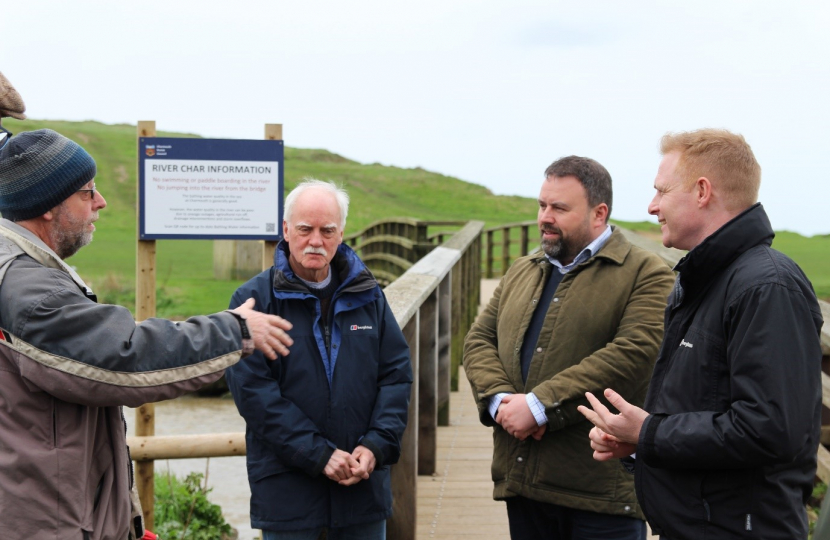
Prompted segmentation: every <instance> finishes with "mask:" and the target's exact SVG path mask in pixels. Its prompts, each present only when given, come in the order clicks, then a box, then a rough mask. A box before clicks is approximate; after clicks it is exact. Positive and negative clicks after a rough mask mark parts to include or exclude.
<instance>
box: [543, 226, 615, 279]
mask: <svg viewBox="0 0 830 540" xmlns="http://www.w3.org/2000/svg"><path fill="white" fill-rule="evenodd" d="M611 229H612V231H611V237H610V238H609V239H608V241H607V242H605V245H604V246H602V249H600V250H599V252H598V253H595V254H594V255H593V256H592V257H591V258H590V259H587V260H585V261H583V262H581V263H580V264H578V265H576V267H575V268H573V269H572V270H571V272H573V271H575V270H577V269H578V268H581V267H584V266H585V265H588V264H591V263H592V262H593V261H594V260H597V259H605V260H607V261H610V262H612V263H614V264H618V265H621V264H622V263H623V262H624V261H625V258H626V257H627V256H628V253H629V252H630V251H631V243H630V242H629V241H628V240H627V239H626V238H625V236H623V233H622V231H620V229H619V227H617V226H615V225H611ZM531 260H532V261H534V262H535V263H537V264H541V265H544V264H550V261H548V258H547V256H546V255H545V252H544V251H542V250H541V249H539V250H538V251H536V253H534V254H533V255H531Z"/></svg>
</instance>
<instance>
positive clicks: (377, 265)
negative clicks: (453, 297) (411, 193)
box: [343, 217, 467, 285]
mask: <svg viewBox="0 0 830 540" xmlns="http://www.w3.org/2000/svg"><path fill="white" fill-rule="evenodd" d="M466 223H467V222H466V221H423V220H419V219H415V218H400V217H399V218H389V219H383V220H380V221H376V222H374V223H372V224H371V225H369V226H368V227H366V228H365V229H363V230H362V231H360V232H357V233H354V234H350V235H348V236H346V237H345V238H344V239H343V240H344V242H346V243H347V244H348V245H349V246H351V247H352V248H353V249H354V250H355V251H356V252H357V253H358V254H359V255H360V258H361V259H362V260H363V262H364V263H365V264H366V266H368V267H369V270H371V271H372V273H373V274H374V275H375V278H377V280H378V282H380V283H381V284H382V285H389V284H390V283H392V282H393V281H395V280H396V279H397V278H398V277H400V276H401V275H403V273H404V272H406V271H407V270H409V268H411V267H412V265H413V264H415V263H416V262H418V261H420V260H421V259H423V258H424V256H425V255H426V254H427V253H429V252H430V251H432V249H433V248H434V247H435V246H436V245H438V244H440V243H442V242H443V241H444V238H445V237H447V236H449V235H452V234H454V232H448V231H439V232H437V233H432V234H430V231H429V229H430V228H431V227H438V226H451V227H455V228H459V227H461V226H463V225H464V224H466Z"/></svg>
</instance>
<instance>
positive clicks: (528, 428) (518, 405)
mask: <svg viewBox="0 0 830 540" xmlns="http://www.w3.org/2000/svg"><path fill="white" fill-rule="evenodd" d="M495 420H496V422H497V423H498V424H499V425H500V426H501V427H502V428H503V429H504V430H505V431H506V432H507V433H509V434H510V435H512V436H514V437H516V438H517V439H519V440H520V441H523V440H525V439H527V438H528V437H533V438H534V439H536V440H537V441H539V440H541V439H542V435H544V434H545V430H546V429H547V427H548V425H547V424H542V425H541V426H540V425H538V424H537V423H536V418H534V417H533V413H532V412H530V407H528V405H527V398H525V394H508V395H506V396H504V399H502V400H501V403H500V404H499V408H498V411H497V412H496V419H495Z"/></svg>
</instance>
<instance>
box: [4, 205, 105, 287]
mask: <svg viewBox="0 0 830 540" xmlns="http://www.w3.org/2000/svg"><path fill="white" fill-rule="evenodd" d="M0 236H3V237H5V238H6V239H7V240H8V241H9V242H11V243H12V244H14V245H16V246H17V247H18V248H20V249H21V250H22V251H23V253H25V254H26V255H28V256H29V257H31V258H33V259H34V260H36V261H37V262H39V263H40V264H42V265H43V266H46V267H48V268H55V269H57V270H62V271H64V272H66V273H67V274H69V276H70V277H71V278H72V280H73V281H74V282H75V283H77V284H78V286H79V287H81V289H82V290H84V291H85V292H86V293H87V295H92V294H93V293H92V289H91V288H90V287H89V286H88V285H87V284H86V283H84V280H83V279H81V276H79V275H78V273H77V272H75V270H73V269H72V267H71V266H69V265H68V264H66V263H65V262H63V260H62V259H61V258H60V257H58V255H57V253H55V252H54V251H52V248H50V247H49V246H47V245H46V244H45V243H44V242H43V240H41V239H40V238H38V237H37V236H36V235H35V234H34V233H33V232H32V231H30V230H29V229H27V228H26V227H21V226H20V225H18V224H17V223H14V222H13V221H9V220H8V219H5V218H3V219H0Z"/></svg>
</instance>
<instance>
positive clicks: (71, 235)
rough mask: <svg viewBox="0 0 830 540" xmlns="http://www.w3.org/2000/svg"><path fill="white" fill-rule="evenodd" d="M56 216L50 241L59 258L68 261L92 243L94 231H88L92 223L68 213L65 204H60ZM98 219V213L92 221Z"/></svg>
mask: <svg viewBox="0 0 830 540" xmlns="http://www.w3.org/2000/svg"><path fill="white" fill-rule="evenodd" d="M52 212H53V214H54V216H55V222H54V226H53V227H52V230H51V231H50V232H49V240H50V241H51V243H52V246H54V251H55V253H56V254H57V256H58V257H60V258H61V259H62V260H63V259H68V258H69V257H71V256H72V255H74V254H76V253H77V252H78V250H79V249H81V248H82V247H84V246H85V245H87V244H89V243H90V242H92V231H88V230H86V229H87V225H89V224H90V223H91V221H84V220H81V219H77V218H75V217H74V216H72V214H71V213H70V212H68V211H66V209H65V207H64V205H63V204H59V205H58V206H57V207H56V208H55V209H54V210H53V211H52ZM97 218H98V213H97V212H96V213H95V214H93V216H92V221H94V220H95V219H97Z"/></svg>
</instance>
